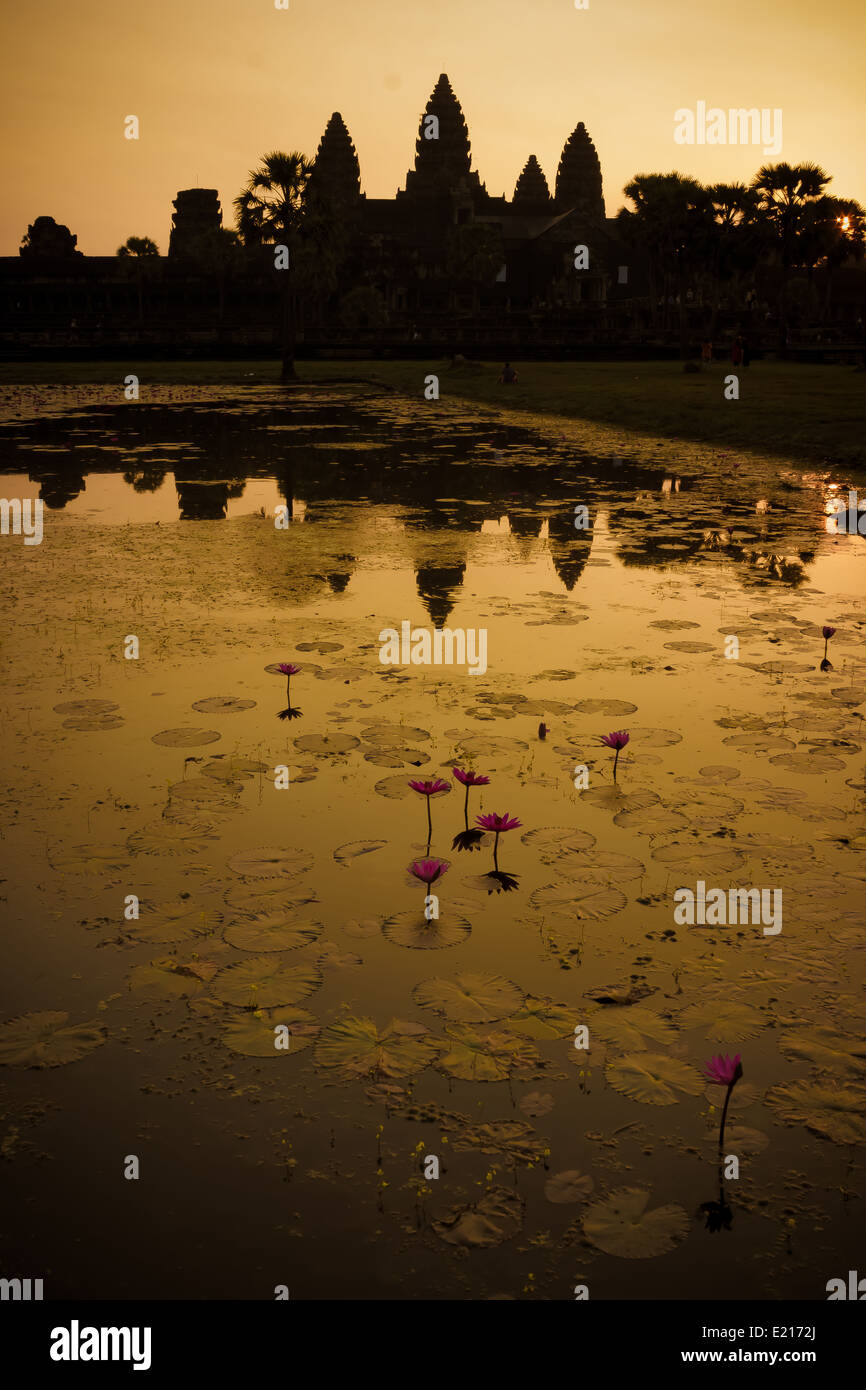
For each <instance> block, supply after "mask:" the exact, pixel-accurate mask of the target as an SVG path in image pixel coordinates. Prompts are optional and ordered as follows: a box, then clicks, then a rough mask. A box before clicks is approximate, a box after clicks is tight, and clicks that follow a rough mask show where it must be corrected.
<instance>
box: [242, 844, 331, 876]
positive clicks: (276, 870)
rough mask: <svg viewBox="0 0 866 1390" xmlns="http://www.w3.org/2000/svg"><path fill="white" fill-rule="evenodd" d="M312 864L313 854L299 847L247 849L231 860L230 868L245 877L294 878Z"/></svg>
mask: <svg viewBox="0 0 866 1390" xmlns="http://www.w3.org/2000/svg"><path fill="white" fill-rule="evenodd" d="M312 865H313V856H312V855H311V854H304V853H302V852H301V851H300V850H297V849H247V850H244V851H243V852H242V853H241V854H236V855H234V856H233V857H232V858H231V859H230V860H229V868H230V869H231V870H232V871H233V872H234V873H236V874H240V875H241V876H242V877H243V878H270V877H272V876H273V875H275V874H276V875H280V876H282V877H283V878H294V876H295V875H296V874H302V873H305V872H306V871H307V869H310V868H312Z"/></svg>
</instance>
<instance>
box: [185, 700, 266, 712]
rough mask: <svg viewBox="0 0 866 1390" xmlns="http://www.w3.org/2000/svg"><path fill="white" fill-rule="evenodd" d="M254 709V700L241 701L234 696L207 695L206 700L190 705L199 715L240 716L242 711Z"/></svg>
mask: <svg viewBox="0 0 866 1390" xmlns="http://www.w3.org/2000/svg"><path fill="white" fill-rule="evenodd" d="M255 707H256V702H255V700H241V699H239V698H238V696H236V695H209V696H208V697H207V699H206V700H196V701H195V702H194V704H193V705H192V708H193V709H194V710H196V711H197V712H198V713H199V714H240V713H241V711H242V710H245V709H255Z"/></svg>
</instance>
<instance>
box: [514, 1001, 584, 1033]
mask: <svg viewBox="0 0 866 1390" xmlns="http://www.w3.org/2000/svg"><path fill="white" fill-rule="evenodd" d="M576 1021H577V1020H576V1019H575V1010H574V1008H569V1007H568V1005H567V1004H557V1003H556V1002H555V1001H554V1000H553V999H545V998H539V997H537V996H535V995H532V994H527V996H526V998H525V1000H524V1001H523V1004H522V1006H521V1007H520V1008H519V1009H518V1010H517V1013H515V1014H513V1015H512V1016H511V1018H510V1019H509V1020H508V1027H509V1029H511V1030H512V1031H513V1032H515V1033H522V1034H523V1035H524V1036H525V1037H527V1038H545V1039H546V1038H567V1037H569V1036H570V1035H571V1034H572V1033H573V1032H574V1026H575V1023H576Z"/></svg>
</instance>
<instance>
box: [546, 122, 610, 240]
mask: <svg viewBox="0 0 866 1390" xmlns="http://www.w3.org/2000/svg"><path fill="white" fill-rule="evenodd" d="M556 209H557V211H558V212H569V211H572V210H573V211H575V212H576V213H578V214H579V216H581V217H582V218H584V219H585V220H587V221H590V222H603V221H604V197H603V196H602V191H601V164H600V163H599V158H598V155H597V154H596V152H595V145H594V144H593V143H592V141H591V140H590V138H589V134H588V133H587V129H586V126H585V125H584V124H583V121H581V122H580V124H579V125H578V127H577V129H576V130H574V131H573V132H572V134H571V135H570V136H569V137H568V140H567V141H566V143H565V148H564V150H563V151H562V158H561V159H560V161H559V168H558V170H557V172H556Z"/></svg>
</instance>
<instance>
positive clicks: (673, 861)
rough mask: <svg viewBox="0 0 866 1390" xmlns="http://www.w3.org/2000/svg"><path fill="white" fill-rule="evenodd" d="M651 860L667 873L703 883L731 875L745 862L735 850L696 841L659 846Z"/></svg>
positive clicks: (743, 857) (653, 852)
mask: <svg viewBox="0 0 866 1390" xmlns="http://www.w3.org/2000/svg"><path fill="white" fill-rule="evenodd" d="M652 858H653V859H656V860H658V862H659V863H660V864H664V865H665V867H666V868H667V870H668V872H669V873H672V874H677V875H680V876H684V877H685V878H694V879H696V880H697V879H701V880H703V881H708V880H709V879H710V878H711V877H712V876H713V875H715V874H732V873H733V872H734V871H735V870H736V869H741V868H742V867H743V864H744V863H745V862H746V861H745V855H743V854H741V853H740V851H739V850H735V849H722V848H720V846H719V845H718V844H715V845H714V844H710V843H709V842H708V841H699V840H693V841H688V840H687V841H685V842H684V843H682V844H680V843H677V842H676V841H675V842H674V843H673V844H672V845H663V846H662V847H661V848H659V849H654V850H653V851H652Z"/></svg>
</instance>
